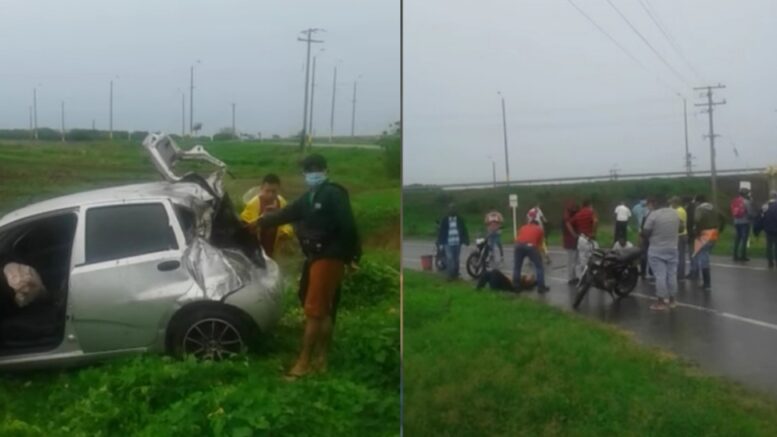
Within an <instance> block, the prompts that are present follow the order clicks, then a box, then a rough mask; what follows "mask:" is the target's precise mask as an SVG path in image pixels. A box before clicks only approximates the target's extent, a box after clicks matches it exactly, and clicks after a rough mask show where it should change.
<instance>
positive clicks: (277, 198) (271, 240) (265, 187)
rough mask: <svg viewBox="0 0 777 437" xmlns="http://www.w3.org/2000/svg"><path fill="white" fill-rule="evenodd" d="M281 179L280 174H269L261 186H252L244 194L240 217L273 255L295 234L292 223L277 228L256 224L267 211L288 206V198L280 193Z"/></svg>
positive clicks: (265, 249)
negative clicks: (259, 226) (243, 204)
mask: <svg viewBox="0 0 777 437" xmlns="http://www.w3.org/2000/svg"><path fill="white" fill-rule="evenodd" d="M280 189H281V179H280V178H279V177H278V175H275V174H272V173H270V174H268V175H266V176H265V177H264V178H263V179H262V184H261V185H260V186H259V187H256V188H252V189H251V190H249V191H248V192H247V193H246V194H245V195H244V196H243V201H244V202H245V207H244V208H243V212H241V213H240V219H241V220H242V221H243V223H245V224H246V226H248V228H249V229H250V230H251V231H252V232H254V233H255V234H256V238H257V240H258V241H259V244H260V245H261V246H262V249H264V252H265V253H266V254H267V256H269V257H272V256H273V254H274V253H275V250H276V249H277V248H278V246H279V245H280V243H281V242H282V241H284V240H289V239H291V238H292V237H293V236H294V229H293V228H292V227H291V225H281V226H279V227H277V228H258V227H257V226H256V223H257V220H259V217H261V216H263V215H264V214H265V213H266V212H269V211H274V210H278V209H282V208H284V207H285V206H286V199H284V198H283V196H281V195H280V194H279V192H280Z"/></svg>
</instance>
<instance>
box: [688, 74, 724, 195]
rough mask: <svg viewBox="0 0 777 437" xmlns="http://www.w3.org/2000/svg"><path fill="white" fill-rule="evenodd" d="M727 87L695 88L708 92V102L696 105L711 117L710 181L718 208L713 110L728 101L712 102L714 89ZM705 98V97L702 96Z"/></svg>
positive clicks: (721, 85) (718, 85) (720, 85)
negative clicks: (704, 108)
mask: <svg viewBox="0 0 777 437" xmlns="http://www.w3.org/2000/svg"><path fill="white" fill-rule="evenodd" d="M725 87H726V86H725V85H723V84H720V83H719V84H717V85H714V86H705V87H698V88H694V90H707V92H706V95H707V102H706V103H696V106H706V107H707V109H706V110H705V111H703V112H707V113H708V114H709V117H710V133H709V135H706V137H708V138H709V139H710V179H711V186H712V204H713V205H715V207H716V208H717V206H718V175H717V170H716V168H715V137H716V136H717V135H715V129H714V127H713V121H712V112H713V108H714V107H715V106H716V105H725V104H726V100H725V99H723V100H722V101H719V102H713V101H712V90H714V89H722V88H725ZM702 96H703V95H702Z"/></svg>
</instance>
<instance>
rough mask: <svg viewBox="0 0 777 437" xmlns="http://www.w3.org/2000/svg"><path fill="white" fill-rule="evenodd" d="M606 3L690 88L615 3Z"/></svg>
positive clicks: (610, 1)
mask: <svg viewBox="0 0 777 437" xmlns="http://www.w3.org/2000/svg"><path fill="white" fill-rule="evenodd" d="M607 3H609V4H610V6H612V8H613V9H614V10H615V12H617V13H618V15H620V17H621V18H622V19H623V21H625V22H626V24H628V25H629V27H630V28H631V30H633V31H634V33H636V34H637V36H639V37H640V39H642V42H644V43H645V44H646V45H647V46H648V47H649V48H650V50H651V51H653V53H654V54H655V55H656V56H657V57H658V59H660V60H661V62H663V63H664V65H666V66H667V68H669V69H670V70H672V73H674V75H675V76H677V77H678V78H679V79H680V81H682V82H683V83H685V84H686V85H687V86H688V87H690V86H691V85H690V84H689V83H688V81H687V80H685V78H684V77H683V75H681V74H680V73H679V72H678V71H677V70H676V69H675V68H674V67H672V64H670V63H669V62H667V60H666V59H664V57H663V56H662V55H661V53H659V52H658V50H656V48H655V47H653V45H652V44H650V41H648V40H647V38H645V36H644V35H642V33H640V31H639V30H637V28H636V27H634V25H633V24H631V21H629V19H628V18H626V16H625V15H623V12H621V10H620V9H618V7H617V6H615V3H613V2H612V0H607Z"/></svg>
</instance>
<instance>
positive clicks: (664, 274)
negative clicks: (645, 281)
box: [648, 247, 679, 299]
mask: <svg viewBox="0 0 777 437" xmlns="http://www.w3.org/2000/svg"><path fill="white" fill-rule="evenodd" d="M678 258H679V257H678V253H677V248H676V247H670V248H654V247H651V248H649V249H648V263H649V264H650V268H651V269H652V270H653V275H655V277H656V295H657V296H658V297H659V298H661V299H669V298H670V297H674V296H675V295H676V294H677V262H678Z"/></svg>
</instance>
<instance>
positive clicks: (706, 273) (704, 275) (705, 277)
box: [701, 269, 712, 291]
mask: <svg viewBox="0 0 777 437" xmlns="http://www.w3.org/2000/svg"><path fill="white" fill-rule="evenodd" d="M701 277H702V279H703V280H704V283H703V285H702V287H703V288H704V291H710V290H711V289H712V285H711V284H710V269H701Z"/></svg>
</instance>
